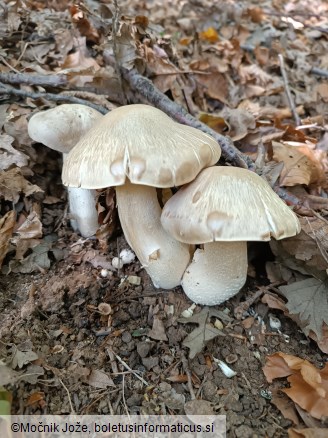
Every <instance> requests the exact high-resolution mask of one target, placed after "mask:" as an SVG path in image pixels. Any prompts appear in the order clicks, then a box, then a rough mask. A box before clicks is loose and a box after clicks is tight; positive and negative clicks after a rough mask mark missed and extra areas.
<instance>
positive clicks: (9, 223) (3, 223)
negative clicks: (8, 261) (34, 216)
mask: <svg viewBox="0 0 328 438" xmlns="http://www.w3.org/2000/svg"><path fill="white" fill-rule="evenodd" d="M15 216H16V215H15V212H14V211H12V210H11V211H8V212H7V213H6V214H5V215H4V217H2V218H0V268H1V266H2V263H3V260H4V258H5V257H6V254H7V251H8V249H9V244H10V239H11V236H12V234H13V230H14V226H15Z"/></svg>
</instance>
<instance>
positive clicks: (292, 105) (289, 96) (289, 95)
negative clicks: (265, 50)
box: [278, 54, 301, 126]
mask: <svg viewBox="0 0 328 438" xmlns="http://www.w3.org/2000/svg"><path fill="white" fill-rule="evenodd" d="M278 58H279V63H280V71H281V75H282V79H283V81H284V87H285V92H286V96H287V99H288V104H289V107H290V110H291V112H292V114H293V117H294V120H295V124H296V126H299V125H300V124H301V119H300V117H299V115H298V114H297V111H296V107H295V103H294V100H293V97H292V93H291V91H290V88H289V84H288V77H287V73H286V69H285V63H284V58H283V56H282V55H281V54H279V55H278Z"/></svg>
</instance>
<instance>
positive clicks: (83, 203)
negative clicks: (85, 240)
mask: <svg viewBox="0 0 328 438" xmlns="http://www.w3.org/2000/svg"><path fill="white" fill-rule="evenodd" d="M66 157H67V154H63V161H64V160H65V159H66ZM67 194H68V206H69V213H70V217H71V219H70V223H71V226H72V228H73V230H74V231H77V232H79V233H80V234H81V236H83V237H91V236H93V235H94V234H96V231H97V229H98V227H99V225H98V213H97V210H96V191H95V190H90V189H81V188H78V187H67Z"/></svg>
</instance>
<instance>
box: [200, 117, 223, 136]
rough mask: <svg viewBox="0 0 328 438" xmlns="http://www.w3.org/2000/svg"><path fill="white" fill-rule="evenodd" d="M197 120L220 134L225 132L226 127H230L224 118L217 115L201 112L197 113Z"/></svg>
mask: <svg viewBox="0 0 328 438" xmlns="http://www.w3.org/2000/svg"><path fill="white" fill-rule="evenodd" d="M199 120H200V121H201V122H203V123H205V124H206V125H207V126H209V127H210V128H212V129H213V130H214V131H216V132H218V133H219V134H222V133H223V132H226V131H227V130H228V129H230V127H229V125H228V124H227V123H226V121H225V120H224V118H223V117H221V116H219V115H215V114H207V113H201V114H200V115H199Z"/></svg>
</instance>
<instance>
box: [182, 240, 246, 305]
mask: <svg viewBox="0 0 328 438" xmlns="http://www.w3.org/2000/svg"><path fill="white" fill-rule="evenodd" d="M246 276H247V242H211V243H206V244H204V249H197V250H196V251H195V253H194V257H193V259H192V261H191V263H190V265H189V266H188V268H187V269H186V272H185V274H184V276H183V278H182V282H181V285H182V288H183V290H184V291H185V293H186V295H187V296H188V297H189V298H190V299H191V300H192V301H193V302H195V303H197V304H205V305H207V306H214V305H215V304H220V303H223V302H224V301H226V300H228V299H229V298H231V297H233V296H234V295H236V294H237V293H238V292H239V291H240V289H241V288H242V287H243V285H244V284H245V281H246Z"/></svg>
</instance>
